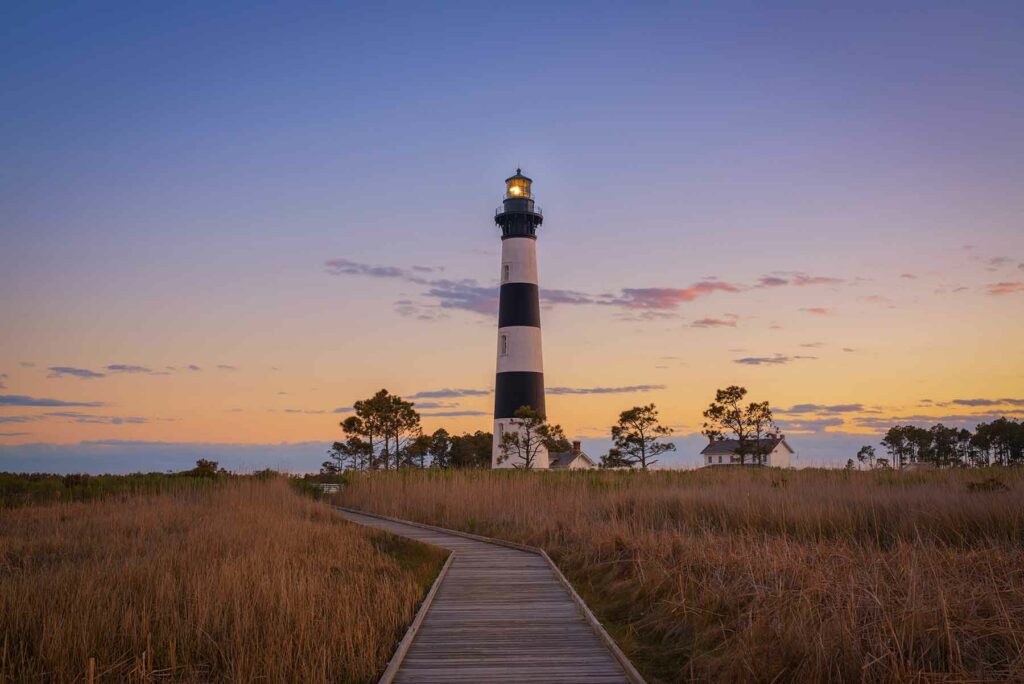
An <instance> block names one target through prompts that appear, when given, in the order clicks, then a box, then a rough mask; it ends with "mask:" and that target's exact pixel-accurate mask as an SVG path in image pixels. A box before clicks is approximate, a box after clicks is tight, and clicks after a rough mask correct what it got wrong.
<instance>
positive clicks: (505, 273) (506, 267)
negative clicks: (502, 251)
mask: <svg viewBox="0 0 1024 684" xmlns="http://www.w3.org/2000/svg"><path fill="white" fill-rule="evenodd" d="M511 275H512V264H502V265H501V282H503V283H507V282H508V279H509V277H510V276H511Z"/></svg>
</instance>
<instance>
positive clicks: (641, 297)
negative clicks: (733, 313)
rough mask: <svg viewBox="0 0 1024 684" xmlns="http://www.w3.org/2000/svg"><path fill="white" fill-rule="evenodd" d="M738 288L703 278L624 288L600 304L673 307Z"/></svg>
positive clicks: (645, 307)
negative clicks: (679, 284) (683, 284)
mask: <svg viewBox="0 0 1024 684" xmlns="http://www.w3.org/2000/svg"><path fill="white" fill-rule="evenodd" d="M739 291H740V288H739V287H738V286H736V285H733V284H731V283H724V282H721V281H718V280H703V281H700V282H698V283H694V284H693V285H690V286H689V287H683V288H676V287H640V288H625V289H623V290H622V294H621V295H619V296H618V297H615V298H613V299H611V300H603V301H602V302H601V303H602V304H611V305H613V306H621V307H625V308H627V309H674V308H676V307H677V306H679V304H681V303H684V302H692V301H693V300H695V299H697V298H698V297H704V296H707V295H710V294H711V293H713V292H739Z"/></svg>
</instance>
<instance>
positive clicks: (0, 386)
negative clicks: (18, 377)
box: [0, 373, 7, 389]
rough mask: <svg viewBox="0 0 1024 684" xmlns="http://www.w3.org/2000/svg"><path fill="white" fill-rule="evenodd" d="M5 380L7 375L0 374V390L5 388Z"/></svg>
mask: <svg viewBox="0 0 1024 684" xmlns="http://www.w3.org/2000/svg"><path fill="white" fill-rule="evenodd" d="M5 380H7V373H0V389H3V388H5V387H7V385H6V384H5V383H4V381H5Z"/></svg>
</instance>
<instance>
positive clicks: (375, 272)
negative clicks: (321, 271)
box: [325, 259, 408, 278]
mask: <svg viewBox="0 0 1024 684" xmlns="http://www.w3.org/2000/svg"><path fill="white" fill-rule="evenodd" d="M325 266H326V267H327V272H328V273H330V274H331V275H360V276H369V277H371V278H405V277H408V276H407V274H406V272H405V271H403V270H402V269H400V268H397V267H395V266H371V265H369V264H361V263H358V262H356V261H351V260H349V259H330V260H328V261H327V262H326V264H325Z"/></svg>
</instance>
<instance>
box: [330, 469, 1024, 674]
mask: <svg viewBox="0 0 1024 684" xmlns="http://www.w3.org/2000/svg"><path fill="white" fill-rule="evenodd" d="M987 476H988V475H987V474H982V473H976V472H965V471H958V472H929V473H916V474H910V473H892V472H885V473H881V472H872V473H860V472H853V473H847V472H837V471H796V472H793V471H790V472H780V471H770V470H754V469H742V470H741V469H723V470H718V471H714V470H705V471H697V472H685V473H680V472H651V473H620V472H580V473H518V472H494V473H491V472H409V473H397V474H396V473H391V474H388V473H370V474H365V475H362V476H359V477H356V478H355V479H354V480H353V482H352V484H351V486H350V487H348V488H347V489H346V490H345V491H344V492H343V493H342V495H341V500H342V501H344V503H345V504H347V505H350V506H353V507H355V508H362V509H366V510H371V511H376V512H379V513H384V514H387V515H393V516H397V517H401V518H407V519H412V520H417V521H421V522H427V523H433V524H437V525H442V526H445V527H451V528H455V529H462V530H466V531H472V532H477V533H481V534H485V535H490V536H495V537H501V538H505V539H509V540H512V541H518V542H521V543H527V544H533V545H537V546H541V547H543V548H545V549H546V550H547V551H548V553H549V554H550V555H551V556H552V557H553V558H554V559H555V560H556V562H557V563H558V564H559V566H560V567H561V568H562V570H563V571H564V572H565V573H566V574H567V576H568V577H569V578H570V580H572V582H573V583H574V584H575V585H576V587H577V589H578V590H580V592H581V593H582V594H583V595H584V597H585V598H586V600H587V601H588V603H590V604H591V607H592V608H593V609H594V610H595V612H597V613H598V615H599V617H600V618H601V619H602V620H603V621H605V622H606V623H607V624H608V625H609V627H610V628H611V631H612V632H613V634H614V635H615V636H616V638H617V639H618V640H619V642H620V645H622V646H623V648H624V649H625V650H626V651H627V652H628V653H629V655H630V656H631V657H633V658H634V660H635V661H636V662H637V663H638V665H639V666H640V668H641V669H642V670H643V671H644V673H645V674H646V675H647V676H648V677H649V678H650V679H651V680H653V681H664V682H683V681H711V680H714V681H763V682H773V681H775V682H777V681H794V682H795V681H847V682H852V681H869V682H888V681H906V680H916V681H925V680H927V681H964V680H971V681H989V680H1000V679H1005V680H1016V681H1021V680H1024V473H1022V472H1021V471H1001V473H1000V475H999V477H1000V479H1001V480H1002V481H1003V483H1004V484H1005V485H1006V490H1005V491H1003V488H1002V487H995V488H987V487H970V486H969V485H970V484H971V483H972V482H976V481H979V480H981V479H983V478H985V477H987ZM989 489H991V491H988V490H989Z"/></svg>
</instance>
